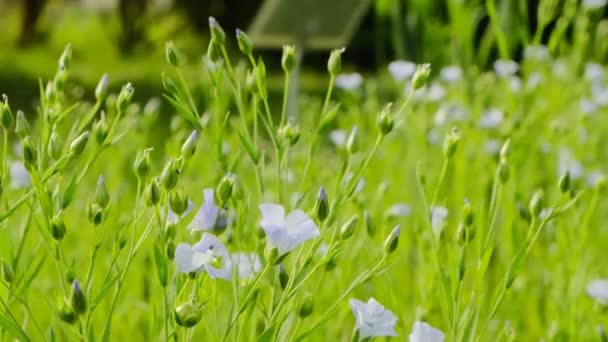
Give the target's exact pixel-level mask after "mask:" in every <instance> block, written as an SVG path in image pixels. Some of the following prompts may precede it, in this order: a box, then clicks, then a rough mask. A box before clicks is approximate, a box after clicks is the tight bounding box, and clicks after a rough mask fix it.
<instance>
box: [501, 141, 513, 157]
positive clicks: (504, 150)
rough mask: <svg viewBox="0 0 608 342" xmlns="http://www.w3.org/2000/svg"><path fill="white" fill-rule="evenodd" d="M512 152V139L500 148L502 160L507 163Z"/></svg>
mask: <svg viewBox="0 0 608 342" xmlns="http://www.w3.org/2000/svg"><path fill="white" fill-rule="evenodd" d="M510 152H511V139H507V141H505V143H504V144H503V145H502V147H501V148H500V160H503V161H506V160H508V159H509V154H510Z"/></svg>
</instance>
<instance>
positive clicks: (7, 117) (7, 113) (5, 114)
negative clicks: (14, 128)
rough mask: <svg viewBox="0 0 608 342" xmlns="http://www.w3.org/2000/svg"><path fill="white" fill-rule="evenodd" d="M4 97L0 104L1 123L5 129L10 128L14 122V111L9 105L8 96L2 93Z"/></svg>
mask: <svg viewBox="0 0 608 342" xmlns="http://www.w3.org/2000/svg"><path fill="white" fill-rule="evenodd" d="M2 98H3V100H4V102H3V103H1V104H0V125H1V126H2V128H4V129H5V130H8V129H9V128H10V127H11V125H12V124H13V113H12V112H11V108H10V107H9V105H8V97H7V96H6V95H5V94H2Z"/></svg>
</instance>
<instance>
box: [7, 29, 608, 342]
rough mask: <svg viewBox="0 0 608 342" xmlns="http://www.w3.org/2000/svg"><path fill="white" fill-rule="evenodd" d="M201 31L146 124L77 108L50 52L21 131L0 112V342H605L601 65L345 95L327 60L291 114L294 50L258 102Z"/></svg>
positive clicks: (237, 64) (405, 71)
mask: <svg viewBox="0 0 608 342" xmlns="http://www.w3.org/2000/svg"><path fill="white" fill-rule="evenodd" d="M209 24H210V31H211V37H212V39H211V40H210V43H209V45H208V48H207V51H206V52H204V53H203V57H202V62H201V64H200V65H201V66H200V68H199V71H200V72H199V73H194V74H193V73H191V72H186V71H185V69H184V64H185V61H184V56H183V55H182V54H180V52H179V50H178V48H177V47H176V46H174V44H173V43H171V42H169V43H167V45H166V50H165V56H166V63H167V64H166V68H165V72H164V73H163V74H162V75H159V79H162V84H163V87H164V93H163V94H159V98H153V99H151V100H150V101H148V102H147V103H136V102H135V101H134V100H133V94H134V92H136V91H137V89H134V87H133V86H132V85H131V84H125V85H124V86H123V87H122V88H121V89H120V91H119V92H118V93H111V92H110V91H109V89H108V84H109V78H110V77H112V75H105V74H104V75H103V76H101V75H100V81H99V83H98V85H97V87H96V89H95V91H94V93H93V92H91V95H90V96H89V97H87V96H85V97H84V99H82V100H80V101H78V102H77V101H75V100H74V99H73V98H72V96H70V94H69V92H68V91H67V89H69V88H70V77H69V76H70V72H71V71H72V70H74V69H77V68H78V67H79V66H78V60H76V59H72V52H71V48H70V46H69V45H68V46H67V47H66V49H65V50H64V52H63V54H62V55H61V57H60V59H59V63H58V68H57V72H56V74H55V77H54V78H52V79H50V80H42V81H41V82H40V99H39V102H38V107H37V111H36V113H24V112H22V111H21V110H19V108H14V107H12V106H11V99H10V98H7V97H6V96H4V97H3V99H2V102H1V103H0V126H2V137H3V144H2V146H3V147H2V150H1V151H0V153H1V164H0V170H1V171H0V172H1V173H0V175H1V178H0V180H1V183H0V184H1V185H2V186H1V189H2V198H1V202H0V258H1V264H0V265H1V266H0V271H1V272H0V275H1V277H0V278H1V279H0V284H1V286H0V341H13V340H15V339H17V340H22V341H44V340H49V341H72V340H83V341H115V340H120V339H132V340H163V341H169V340H173V341H190V340H194V341H196V340H198V341H305V340H313V341H314V340H328V341H329V340H331V341H333V340H338V341H349V340H351V341H363V340H369V339H373V338H376V337H378V339H380V340H381V339H383V338H384V337H381V336H395V337H394V339H395V340H408V339H409V340H410V341H430V342H434V341H444V340H445V341H486V340H500V341H503V340H505V341H514V340H518V341H527V340H541V339H544V340H547V341H592V340H597V341H606V340H608V335H607V333H606V332H605V329H607V328H608V310H607V307H606V305H607V304H608V280H602V279H608V266H607V265H606V263H605V259H606V250H607V247H608V228H607V227H606V225H605V223H604V219H605V215H604V214H603V213H604V212H605V210H606V209H607V208H606V205H607V201H606V200H605V195H606V186H607V184H606V181H607V179H606V176H605V170H606V167H607V165H606V162H605V160H606V157H607V156H606V154H607V153H606V151H607V150H608V149H607V147H608V146H607V143H608V141H606V139H605V138H604V137H605V132H606V129H607V128H608V126H607V120H606V119H605V117H606V115H607V114H608V83H607V79H606V76H605V68H604V67H603V66H602V65H600V64H597V63H593V62H592V61H588V60H587V57H586V55H584V54H582V53H580V52H581V49H578V50H577V49H573V52H572V53H569V54H566V53H563V54H559V57H558V54H555V53H554V51H552V50H551V49H548V48H547V47H545V46H543V45H540V44H535V45H529V46H528V47H527V48H526V49H525V53H524V57H523V59H522V60H521V62H519V63H518V62H514V61H511V60H508V59H500V60H497V61H496V62H495V63H494V64H493V69H492V70H489V71H483V72H482V71H479V70H477V69H476V68H474V67H461V66H457V65H453V66H448V67H444V68H441V69H439V70H435V69H434V68H433V67H432V66H431V65H429V64H418V65H417V64H415V63H412V62H408V61H404V60H399V61H394V62H392V63H390V64H389V65H388V67H387V68H386V70H382V71H380V72H379V73H378V75H375V76H374V77H366V79H364V78H363V76H361V75H360V74H358V73H345V72H343V71H342V65H341V55H342V53H343V52H344V50H343V49H336V50H334V51H332V52H331V53H330V55H329V58H328V61H327V72H328V74H327V79H328V84H327V88H326V94H325V96H324V97H322V98H318V97H316V96H306V95H302V96H300V98H299V102H298V104H299V106H298V108H297V110H295V111H294V112H289V111H288V108H290V106H289V105H288V100H287V99H288V96H287V94H288V93H289V89H290V87H293V84H290V74H291V72H293V69H294V67H295V65H296V60H295V55H296V54H295V49H294V47H292V46H285V47H284V49H283V58H282V60H281V68H282V69H283V71H284V74H285V83H284V94H285V95H284V96H282V97H280V98H278V99H277V98H271V96H269V92H268V88H267V75H266V66H265V64H264V61H263V60H262V59H260V58H257V57H256V56H255V54H254V53H253V46H252V43H251V41H250V40H249V38H248V37H247V36H246V34H245V33H243V32H241V31H237V33H236V37H232V36H230V35H227V34H226V33H225V32H224V31H223V30H222V28H221V26H220V24H219V23H217V22H216V21H215V20H214V19H213V18H210V20H209ZM233 39H234V40H236V42H237V44H238V47H239V49H240V51H241V52H242V53H241V55H240V56H236V55H229V54H228V52H227V50H226V41H227V40H233ZM188 70H190V69H188ZM93 94H94V95H93ZM161 97H162V100H160V98H161ZM161 101H166V102H168V103H170V104H171V106H172V108H173V109H174V112H175V115H174V116H173V117H172V118H171V119H170V120H166V121H167V122H169V121H170V127H168V128H167V130H168V131H170V134H169V135H168V136H166V137H165V136H164V135H158V133H157V132H156V131H155V130H153V128H152V127H153V126H154V125H155V123H156V122H157V120H160V119H164V118H160V117H159V116H160V115H161V114H160V112H159V106H160V103H161ZM275 103H279V105H276V106H275V105H274V104H275Z"/></svg>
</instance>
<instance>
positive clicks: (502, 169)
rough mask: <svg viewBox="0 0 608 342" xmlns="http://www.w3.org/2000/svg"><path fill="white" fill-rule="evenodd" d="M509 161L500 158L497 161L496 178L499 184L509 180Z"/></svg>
mask: <svg viewBox="0 0 608 342" xmlns="http://www.w3.org/2000/svg"><path fill="white" fill-rule="evenodd" d="M509 175H510V172H509V163H508V162H507V161H506V160H501V161H500V162H499V163H498V180H499V181H500V184H503V185H504V184H506V183H507V182H508V181H509Z"/></svg>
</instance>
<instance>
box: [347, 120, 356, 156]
mask: <svg viewBox="0 0 608 342" xmlns="http://www.w3.org/2000/svg"><path fill="white" fill-rule="evenodd" d="M346 151H347V152H348V153H349V154H351V155H353V154H355V153H357V152H358V151H359V127H357V126H355V127H353V129H352V130H351V131H350V134H349V136H348V139H347V140H346Z"/></svg>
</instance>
